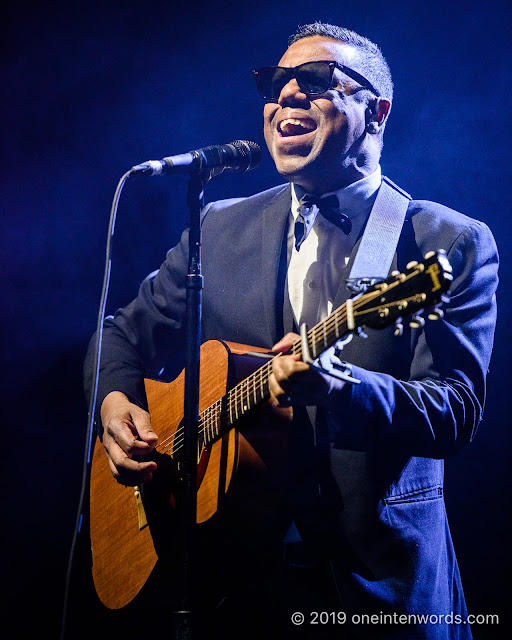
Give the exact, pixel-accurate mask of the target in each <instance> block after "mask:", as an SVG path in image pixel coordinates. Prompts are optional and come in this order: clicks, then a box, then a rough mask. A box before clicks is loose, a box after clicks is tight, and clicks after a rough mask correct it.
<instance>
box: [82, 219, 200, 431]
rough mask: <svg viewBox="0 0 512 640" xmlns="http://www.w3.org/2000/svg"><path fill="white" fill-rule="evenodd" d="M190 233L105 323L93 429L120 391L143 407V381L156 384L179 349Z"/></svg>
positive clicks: (87, 369)
mask: <svg viewBox="0 0 512 640" xmlns="http://www.w3.org/2000/svg"><path fill="white" fill-rule="evenodd" d="M187 265H188V231H185V232H184V233H183V235H182V238H181V241H180V243H179V244H178V245H177V246H176V247H174V249H171V250H170V251H169V252H168V254H167V257H166V260H165V262H164V263H163V265H162V266H161V267H160V269H159V270H158V271H155V272H153V273H151V274H150V275H149V276H148V277H147V278H146V279H145V280H144V281H143V282H142V284H141V286H140V289H139V293H138V296H137V297H136V298H135V300H133V301H132V302H131V303H130V304H128V305H127V306H126V307H124V308H122V309H119V310H118V311H117V312H116V313H115V315H114V316H109V317H107V318H106V319H105V322H104V325H103V332H102V338H101V347H100V354H101V357H100V367H99V376H98V383H97V396H96V412H95V413H96V423H97V425H99V424H100V423H99V422H98V414H99V410H100V408H101V404H102V402H103V400H104V398H105V397H106V396H107V395H108V394H109V393H110V392H111V391H122V392H123V393H125V394H126V395H127V396H128V397H129V398H130V400H131V401H132V402H134V403H135V404H137V405H139V406H141V407H146V395H145V390H144V378H145V377H149V378H156V377H158V376H159V375H160V374H161V373H162V369H163V368H164V367H165V366H166V364H168V362H169V359H170V357H171V356H172V354H173V353H176V352H179V351H180V350H181V349H182V348H183V342H184V335H183V332H184V331H183V330H184V326H183V320H184V316H185V303H186V290H185V281H186V274H187ZM95 352H96V334H95V335H94V336H93V337H92V339H91V341H90V344H89V348H88V351H87V355H86V358H85V363H84V385H85V392H86V396H87V398H88V399H90V395H91V394H92V393H93V391H94V390H93V388H92V387H93V379H94V369H95Z"/></svg>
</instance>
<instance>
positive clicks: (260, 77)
mask: <svg viewBox="0 0 512 640" xmlns="http://www.w3.org/2000/svg"><path fill="white" fill-rule="evenodd" d="M254 77H255V79H256V88H257V89H258V91H259V93H260V94H261V95H262V96H263V98H265V100H277V99H278V98H279V94H280V93H281V90H282V88H283V87H284V86H285V85H286V84H287V83H288V81H289V80H290V77H289V73H288V70H287V69H283V68H282V67H263V68H261V69H257V70H256V72H255V73H254Z"/></svg>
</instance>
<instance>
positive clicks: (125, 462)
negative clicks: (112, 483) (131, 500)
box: [103, 433, 157, 486]
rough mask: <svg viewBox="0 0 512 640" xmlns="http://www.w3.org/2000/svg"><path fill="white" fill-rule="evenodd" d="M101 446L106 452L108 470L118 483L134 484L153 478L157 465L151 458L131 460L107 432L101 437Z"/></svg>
mask: <svg viewBox="0 0 512 640" xmlns="http://www.w3.org/2000/svg"><path fill="white" fill-rule="evenodd" d="M103 446H104V447H105V451H106V454H107V458H108V463H109V466H110V471H111V472H112V475H113V476H114V478H115V479H116V480H117V481H118V482H119V483H121V484H124V485H127V486H135V485H137V484H140V483H142V482H149V480H151V479H152V478H153V473H154V472H155V471H156V468H157V465H156V463H155V462H153V461H152V460H148V461H146V462H139V461H136V460H133V459H132V458H131V457H130V456H129V455H127V454H126V453H125V452H124V451H123V449H121V447H120V446H119V445H118V444H117V442H116V441H115V440H114V439H113V438H112V437H111V436H110V435H108V434H107V433H105V436H104V438H103Z"/></svg>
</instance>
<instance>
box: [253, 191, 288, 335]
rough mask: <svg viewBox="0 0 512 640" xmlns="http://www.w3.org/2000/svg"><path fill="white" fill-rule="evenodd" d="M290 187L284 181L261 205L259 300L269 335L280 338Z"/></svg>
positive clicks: (281, 331)
mask: <svg viewBox="0 0 512 640" xmlns="http://www.w3.org/2000/svg"><path fill="white" fill-rule="evenodd" d="M290 203H291V187H290V185H289V184H288V185H285V186H283V187H282V189H281V190H280V191H279V192H278V193H277V194H276V195H275V196H274V197H273V198H272V200H270V202H269V203H268V204H267V205H266V206H265V207H264V209H263V212H262V216H261V221H262V225H261V260H262V262H261V277H262V286H261V288H260V290H261V296H262V298H261V304H262V309H263V313H264V318H265V321H266V323H267V329H268V331H269V335H270V336H271V338H272V340H273V341H274V342H277V340H279V339H280V338H282V333H283V311H282V310H283V302H284V298H283V295H284V280H285V278H286V250H287V248H286V239H287V233H288V218H289V213H290Z"/></svg>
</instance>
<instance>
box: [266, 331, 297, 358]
mask: <svg viewBox="0 0 512 640" xmlns="http://www.w3.org/2000/svg"><path fill="white" fill-rule="evenodd" d="M296 340H300V336H299V335H298V334H297V333H287V334H286V335H285V336H284V337H283V338H281V340H279V342H276V344H275V345H274V346H273V347H272V351H275V352H276V353H285V352H286V351H289V350H290V348H291V346H292V344H293V343H294V342H295V341H296Z"/></svg>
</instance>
